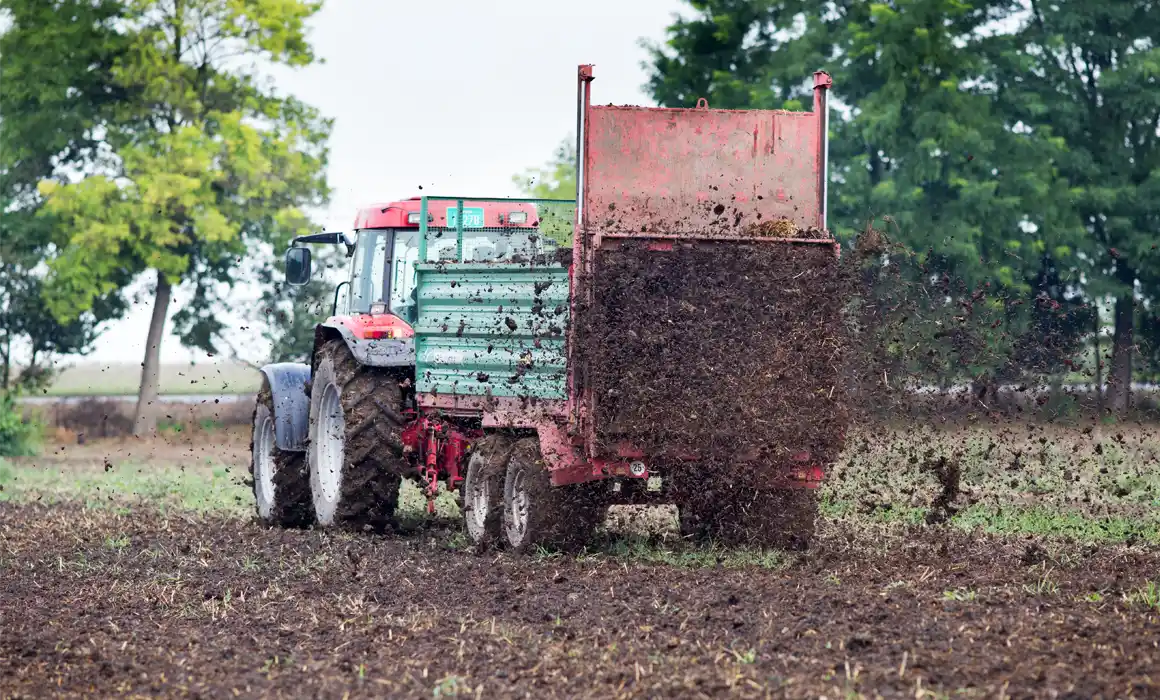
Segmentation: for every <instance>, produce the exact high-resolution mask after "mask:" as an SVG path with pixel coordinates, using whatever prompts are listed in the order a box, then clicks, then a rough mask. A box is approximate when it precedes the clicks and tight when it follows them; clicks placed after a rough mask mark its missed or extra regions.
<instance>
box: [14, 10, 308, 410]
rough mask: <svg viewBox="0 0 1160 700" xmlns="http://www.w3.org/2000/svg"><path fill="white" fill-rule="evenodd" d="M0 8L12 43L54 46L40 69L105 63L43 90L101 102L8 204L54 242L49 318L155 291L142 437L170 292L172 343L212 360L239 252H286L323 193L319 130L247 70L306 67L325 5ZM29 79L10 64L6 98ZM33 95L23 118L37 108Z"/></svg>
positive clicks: (46, 293)
mask: <svg viewBox="0 0 1160 700" xmlns="http://www.w3.org/2000/svg"><path fill="white" fill-rule="evenodd" d="M3 3H4V4H3V7H5V9H8V10H9V11H10V12H11V14H12V15H13V17H14V21H13V24H12V26H11V28H10V29H9V30H8V32H6V34H5V37H6V39H9V40H11V41H12V42H13V43H14V44H16V43H18V41H39V39H37V37H39V36H53V37H59V40H54V41H53V42H51V43H49V44H47V45H45V46H40V47H39V48H40V50H39V51H38V52H35V54H34V55H35V61H36V62H39V63H41V64H42V65H47V66H52V65H56V63H57V62H58V61H57V59H58V58H59V59H60V62H62V63H64V64H66V65H69V63H70V61H72V60H73V59H72V58H71V57H70V52H72V50H73V44H74V43H75V41H74V39H75V37H76V36H77V35H80V37H81V39H79V40H77V41H81V43H83V45H84V48H83V51H88V52H93V53H94V54H95V55H96V56H97V57H98V58H99V59H100V60H99V61H97V62H96V63H95V65H97V66H99V68H100V70H99V71H98V72H97V74H96V75H95V76H93V75H90V74H87V73H85V72H84V71H77V72H76V73H75V74H70V73H67V72H66V73H62V74H61V75H59V76H56V77H55V78H54V80H50V81H49V83H50V85H52V86H54V89H55V90H56V92H53V93H52V96H53V97H54V98H55V97H56V96H59V95H64V96H65V97H66V98H67V97H68V96H72V95H76V94H87V93H91V94H95V95H98V96H99V99H98V100H96V102H95V104H94V105H89V106H87V107H85V108H83V109H80V110H79V112H78V115H77V116H76V117H75V118H74V119H72V120H68V119H62V126H61V127H60V131H61V132H62V135H61V136H59V137H57V138H56V139H55V140H53V141H51V142H49V143H46V144H45V145H44V146H43V147H40V148H39V149H38V150H36V151H35V153H34V154H33V155H35V156H36V157H35V158H34V157H32V156H29V157H28V158H21V159H19V160H18V161H17V162H16V163H15V165H14V167H13V171H14V172H15V173H17V175H19V177H18V178H17V179H18V180H19V182H20V187H19V188H18V191H19V195H20V196H22V197H25V198H27V199H28V201H29V203H30V207H29V208H35V209H36V210H37V211H38V217H41V218H43V219H44V220H45V221H51V223H52V228H53V230H54V231H55V232H56V233H55V235H56V236H57V240H55V241H53V245H52V246H51V247H50V248H48V249H47V251H46V256H45V261H46V264H47V270H48V273H47V276H46V277H45V279H44V287H43V292H42V295H43V298H44V300H45V302H46V306H47V308H48V310H49V311H50V312H51V314H52V316H53V318H54V319H55V321H56V322H58V323H61V324H67V323H71V322H73V321H74V320H75V319H78V318H82V317H85V316H86V315H87V314H89V315H91V314H93V312H94V310H95V309H97V308H98V306H99V303H100V300H102V299H107V298H110V297H111V296H115V295H117V294H118V292H119V291H120V290H121V289H123V287H124V285H125V283H126V281H127V278H128V279H135V278H136V277H138V276H140V275H147V276H148V277H149V278H152V279H153V280H155V287H154V319H153V323H152V326H151V328H150V335H149V339H148V347H147V351H146V356H145V363H144V371H143V375H142V393H141V397H140V400H139V408H138V421H137V424H138V425H137V429H138V431H141V430H144V429H147V428H148V427H149V425H150V420H149V418H148V416H146V415H144V413H145V412H144V411H143V410H142V407H143V405H145V404H147V403H148V402H149V401H151V400H152V398H153V396H154V395H155V393H156V370H157V362H158V360H157V358H158V347H157V346H158V345H159V343H160V339H161V337H162V329H163V326H164V323H165V319H166V314H167V309H168V305H169V299H170V296H171V290H172V288H173V287H174V286H175V285H178V284H182V283H187V284H189V285H190V286H191V287H192V291H193V294H192V301H191V303H189V304H185V305H183V307H182V308H181V309H180V310H179V312H178V313H177V314H176V315H175V316H174V323H175V326H176V329H175V330H176V332H177V333H178V334H179V336H180V337H181V338H182V341H183V342H184V343H185V344H186V345H189V346H193V347H199V348H202V349H204V350H206V351H216V350H217V345H218V344H219V341H220V337H221V334H222V332H223V331H224V330H225V329H224V327H223V323H222V321H221V320H220V318H219V317H218V314H217V313H216V312H217V310H218V309H219V308H220V305H221V303H222V301H223V300H224V296H225V295H226V294H228V291H229V289H230V286H231V285H232V284H233V283H234V282H236V281H237V280H238V275H239V274H240V270H241V267H240V265H241V262H242V260H243V258H244V257H245V256H246V254H247V252H248V251H249V250H251V249H252V248H253V247H254V246H256V245H258V244H260V243H266V244H272V245H274V247H275V248H281V247H282V246H284V245H285V244H286V242H287V241H288V240H289V238H290V237H291V236H293V235H296V234H299V233H304V232H306V231H309V230H311V229H312V228H313V226H312V224H311V222H310V221H309V218H308V216H307V215H306V213H305V211H306V209H307V208H309V207H311V206H316V205H319V204H321V203H322V202H324V201H325V199H326V197H327V196H328V189H327V184H326V180H325V175H324V171H325V166H326V155H327V150H326V140H327V138H328V135H329V130H330V122H329V121H328V120H326V119H324V118H322V117H321V115H320V114H319V113H318V112H317V110H315V109H314V108H312V107H309V106H308V105H305V104H303V103H301V102H300V101H298V100H296V99H294V98H293V97H288V96H284V95H280V94H278V93H277V92H276V91H274V90H273V89H271V88H270V87H268V85H267V84H266V83H265V82H264V81H263V80H262V79H261V77H262V76H261V73H260V72H259V71H258V70H257V68H256V66H258V65H261V64H264V65H274V64H281V65H286V66H291V67H300V66H306V65H309V64H311V63H312V62H314V61H315V60H316V59H315V56H314V54H313V51H312V50H311V48H310V45H309V42H308V41H307V38H306V25H305V23H306V21H307V20H308V19H309V18H310V17H311V16H312V15H313V14H314V13H315V12H317V11H318V9H319V7H320V3H319V2H313V1H308V0H247V1H246V2H237V1H235V0H130V1H129V2H122V3H107V4H106V5H99V6H98V7H102V8H105V9H106V10H107V12H105V13H102V12H98V11H96V10H91V11H90V10H88V9H85V10H84V11H81V9H82V8H81V7H80V6H82V5H86V4H85V3H76V4H77V8H72V9H76V10H77V12H75V13H72V14H70V13H67V12H61V11H60V8H54V9H55V10H56V11H51V12H50V11H46V10H37V9H36V8H37V6H38V5H43V3H33V2H30V1H29V0H3ZM89 4H91V3H89ZM27 60H28V61H29V62H32V61H33V57H32V55H30V56H29V57H28V59H27ZM249 66H255V67H249ZM13 73H14V74H13ZM38 75H39V73H38V70H37V69H35V68H27V69H25V68H23V67H18V69H17V70H15V71H14V72H10V73H8V74H6V76H5V93H6V94H9V95H12V96H14V97H13V99H17V96H20V95H27V94H33V93H35V92H36V91H37V90H38V89H39V88H38V87H36V86H35V85H33V84H32V83H33V82H34V81H35V80H36V78H37V76H38ZM94 82H95V84H93V83H94ZM44 99H45V98H41V102H40V103H37V104H32V105H31V106H30V107H29V113H30V114H37V113H39V112H40V111H42V110H43V101H44ZM25 100H26V101H28V100H32V101H33V102H35V100H34V99H33V98H25ZM5 123H6V127H8V126H9V125H8V120H7V117H6V118H5ZM33 132H36V125H35V123H34V121H32V120H30V121H29V122H28V123H25V122H24V121H23V120H22V119H16V120H14V123H13V124H11V129H10V131H7V132H6V133H5V141H6V143H7V142H9V141H13V142H14V141H18V140H20V139H22V138H24V135H25V134H31V133H33ZM38 138H39V137H38ZM44 138H45V139H47V138H48V137H44ZM31 143H37V142H36V141H31ZM38 163H39V164H40V165H39V166H38V165H37V164H38ZM34 177H35V178H39V180H38V181H36V182H32V180H33V178H34ZM29 183H31V184H32V185H33V186H34V188H29V187H28V184H29Z"/></svg>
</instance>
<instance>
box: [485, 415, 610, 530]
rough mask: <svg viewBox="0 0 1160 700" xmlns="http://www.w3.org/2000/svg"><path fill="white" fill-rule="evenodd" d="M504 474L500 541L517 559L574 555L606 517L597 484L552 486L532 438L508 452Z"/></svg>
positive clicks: (537, 441)
mask: <svg viewBox="0 0 1160 700" xmlns="http://www.w3.org/2000/svg"><path fill="white" fill-rule="evenodd" d="M506 472H507V473H506V474H505V476H504V493H503V525H504V539H505V541H506V542H507V545H508V546H509V547H511V549H512V550H513V551H515V552H517V553H523V552H528V551H532V550H534V549H536V548H537V547H544V548H549V549H560V550H574V549H578V548H580V547H582V546H583V545H584V543H586V542H587V541H588V539H589V538H590V537H591V536H592V533H593V531H594V530H595V529H596V526H597V525H599V524H600V521H601V520H602V519H603V517H604V515H605V513H606V511H607V503H605V502H604V501H603V500H602V499H601V498H600V497H599V495H598V494H599V488H600V486H601V485H602V484H600V483H599V482H596V483H588V484H573V485H570V486H556V487H554V486H552V479H551V475H550V474H549V473H548V470H547V468H546V466H545V464H544V460H543V456H542V455H541V454H540V441H539V440H538V439H536V438H525V439H523V440H520V441H519V442H517V443H516V444H515V445H514V446H513V447H512V451H511V456H510V457H509V458H508V462H507V470H506Z"/></svg>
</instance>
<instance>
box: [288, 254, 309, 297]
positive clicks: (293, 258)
mask: <svg viewBox="0 0 1160 700" xmlns="http://www.w3.org/2000/svg"><path fill="white" fill-rule="evenodd" d="M309 281H310V249H309V248H299V247H295V248H291V249H290V250H287V251H286V282H287V283H289V284H290V285H292V286H295V287H301V286H302V285H304V284H306V283H307V282H309Z"/></svg>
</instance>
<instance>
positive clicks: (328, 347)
mask: <svg viewBox="0 0 1160 700" xmlns="http://www.w3.org/2000/svg"><path fill="white" fill-rule="evenodd" d="M402 407H403V391H402V388H401V387H400V386H399V380H398V378H396V377H394V376H392V375H391V374H390V373H389V372H387V371H385V370H382V369H379V368H375V367H367V366H365V365H361V364H359V362H358V360H356V359H355V357H354V355H353V354H351V352H350V349H349V348H348V347H347V346H346V343H345V342H344V341H343V340H341V339H334V340H329V341H327V342H326V343H324V344H323V345H322V346H321V347H320V348H319V349H318V353H317V356H316V357H315V366H314V374H313V376H312V378H311V382H310V447H309V454H310V459H309V462H310V490H311V493H312V496H313V498H312V500H313V503H314V511H315V520H316V522H317V523H318V525H320V526H323V527H341V528H344V529H349V530H373V531H375V532H384V531H386V530H388V529H390V528H393V527H394V525H395V508H396V506H397V505H398V503H399V485H400V483H401V482H402V475H403V473H404V472H405V471H406V461H405V458H404V457H403V443H402V439H401V433H402V426H403V417H402V414H401V412H402Z"/></svg>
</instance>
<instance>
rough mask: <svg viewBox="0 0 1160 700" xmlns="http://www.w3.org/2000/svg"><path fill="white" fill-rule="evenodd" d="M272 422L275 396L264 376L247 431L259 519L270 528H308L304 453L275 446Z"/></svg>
mask: <svg viewBox="0 0 1160 700" xmlns="http://www.w3.org/2000/svg"><path fill="white" fill-rule="evenodd" d="M274 425H275V423H274V396H273V393H272V392H271V391H270V383H269V381H268V380H266V379H265V378H264V377H263V379H262V388H261V390H260V391H259V392H258V399H257V402H256V403H255V405H254V416H253V429H252V432H251V434H250V478H251V479H252V480H253V482H254V506H255V511H256V512H257V517H258V521H259V522H261V523H262V524H263V525H266V526H271V527H309V526H310V524H311V523H312V522H313V521H314V504H313V503H311V499H310V473H309V471H308V470H307V468H306V453H305V452H289V451H286V450H280V449H278V446H277V444H276V443H275V439H274V435H275V432H274Z"/></svg>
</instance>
